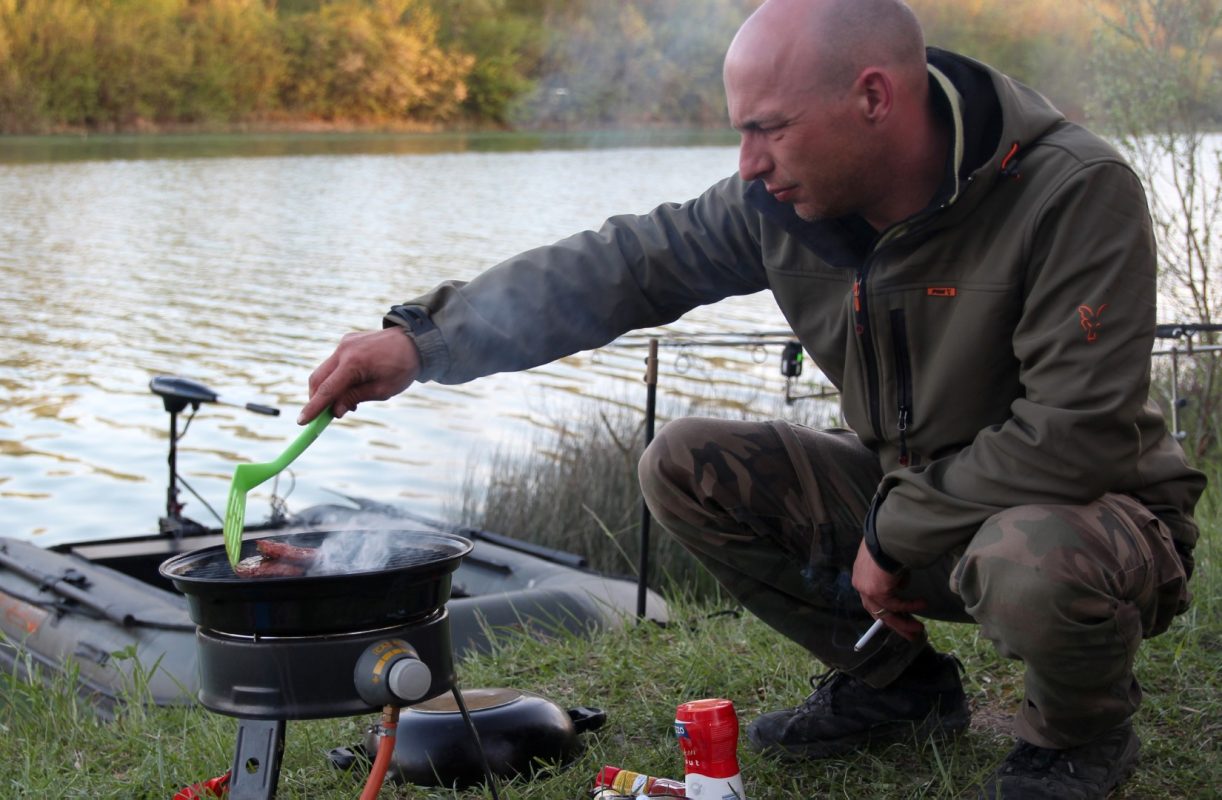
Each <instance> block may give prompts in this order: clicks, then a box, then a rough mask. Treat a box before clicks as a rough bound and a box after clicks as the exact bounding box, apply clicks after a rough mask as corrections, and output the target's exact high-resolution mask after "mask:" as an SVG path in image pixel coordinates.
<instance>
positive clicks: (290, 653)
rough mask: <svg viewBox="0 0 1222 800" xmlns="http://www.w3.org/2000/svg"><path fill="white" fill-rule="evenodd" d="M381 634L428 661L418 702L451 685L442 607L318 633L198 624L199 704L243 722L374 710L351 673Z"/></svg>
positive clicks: (446, 620)
mask: <svg viewBox="0 0 1222 800" xmlns="http://www.w3.org/2000/svg"><path fill="white" fill-rule="evenodd" d="M386 639H403V640H405V641H407V642H408V643H409V644H410V645H412V647H414V648H415V649H416V652H417V653H418V654H419V658H420V660H421V661H422V662H424V663H425V664H427V665H428V667H429V670H430V672H431V673H432V682H431V684H430V686H429V689H428V691H427V693H426V694H425V695H424V696H423V697H422V698H421V699H422V700H424V699H428V698H432V697H436V696H438V695H440V694H442V693H444V692H448V691H449V690H450V689H451V688H452V687H453V686H454V680H455V676H454V655H453V650H452V649H451V646H450V617H449V613H448V612H447V611H446V610H445V609H444V608H443V609H441V610H440V611H438V612H437V613H436V614H434V615H432V616H431V617H429V618H427V619H425V620H423V621H416V622H412V623H411V624H408V625H396V626H392V627H388V628H379V629H376V630H370V631H359V632H355V633H342V634H330V635H320V636H292V637H287V636H286V637H271V636H258V637H256V636H235V635H232V634H227V633H220V632H217V631H211V630H205V629H203V628H200V629H199V630H198V631H197V632H196V635H195V642H196V648H197V650H198V653H199V674H200V689H199V701H200V703H201V704H203V706H204V708H207V709H208V710H209V711H215V712H216V713H218V714H224V715H226V716H230V717H238V718H239V719H241V720H243V722H244V723H245V722H246V721H248V720H273V721H283V720H289V719H325V718H329V717H349V716H354V715H357V714H368V713H372V712H376V711H379V710H380V706H370V705H369V704H368V703H367V702H365V701H364V700H362V699H361V697H360V695H359V694H358V693H357V690H356V686H355V684H354V681H353V673H354V670H355V667H356V663H357V660H358V659H359V658H360V657H361V654H362V653H364V652H365V650H366V649H367V648H368V647H370V646H371V645H373V644H376V643H378V642H380V641H383V640H386ZM235 777H236V774H235Z"/></svg>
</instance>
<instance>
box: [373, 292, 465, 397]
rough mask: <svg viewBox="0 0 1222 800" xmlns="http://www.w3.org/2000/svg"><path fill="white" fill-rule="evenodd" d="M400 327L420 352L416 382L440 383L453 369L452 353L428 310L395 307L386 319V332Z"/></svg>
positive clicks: (418, 307)
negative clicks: (441, 378)
mask: <svg viewBox="0 0 1222 800" xmlns="http://www.w3.org/2000/svg"><path fill="white" fill-rule="evenodd" d="M396 326H398V327H400V328H402V329H403V332H404V333H406V334H407V336H408V338H410V339H411V340H412V341H413V342H415V344H416V349H417V350H419V351H420V373H419V374H418V375H417V376H416V381H417V382H420V383H423V382H425V381H432V380H437V379H438V378H439V377H441V376H442V375H444V374H445V373H446V370H448V369H449V368H450V350H449V348H448V347H446V342H445V339H444V338H442V335H441V331H440V330H438V329H437V325H436V324H435V323H434V322H433V319H432V318H431V317H430V316H429V312H428V310H427V309H426V308H425V307H424V306H402V305H400V306H392V307H391V309H390V311H387V312H386V314H385V315H384V316H383V317H382V328H383V329H385V328H393V327H396Z"/></svg>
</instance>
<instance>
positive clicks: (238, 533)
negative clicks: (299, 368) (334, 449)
mask: <svg viewBox="0 0 1222 800" xmlns="http://www.w3.org/2000/svg"><path fill="white" fill-rule="evenodd" d="M330 422H331V409H325V410H324V411H323V412H322V413H321V414H319V415H318V416H317V417H315V418H314V419H313V420H311V421H310V424H309V425H306V426H305V430H303V431H302V432H301V433H300V434H299V435H298V436H297V438H296V439H294V440H293V443H292V444H290V445H289V446H288V447H287V448H286V449H285V451H284V452H283V453H281V454H280V457H279V458H277V459H276V460H275V461H267V462H264V463H262V464H239V465H238V468H237V469H235V470H234V471H233V483H232V484H230V485H229V505H228V507H226V509H225V554H226V555H228V556H229V565H230V566H236V565H237V563H238V559H240V558H241V556H242V530H243V529H244V528H245V526H246V493H247V492H249V491H250V490H251V489H253V488H255V487H256V486H258V485H259V484H261V483H263V482H264V481H266V480H267V479H268V478H271V477H272V476H274V475H278V474H279V473H280V471H281V470H283V469H284V468H285V467H287V466H288V465H289V464H292V463H293V461H294V459H296V458H297V456H299V455H301V453H302V452H303V451H304V450H305V449H306V448H307V447H309V446H310V444H311V443H312V442H313V441H314V440H315V439H317V438H318V434H320V433H322V430H323V428H325V427H327V425H328V424H329V423H330Z"/></svg>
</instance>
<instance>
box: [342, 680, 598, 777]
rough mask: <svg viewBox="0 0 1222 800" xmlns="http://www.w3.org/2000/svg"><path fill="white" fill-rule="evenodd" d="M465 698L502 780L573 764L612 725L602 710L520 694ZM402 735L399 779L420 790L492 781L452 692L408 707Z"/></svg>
mask: <svg viewBox="0 0 1222 800" xmlns="http://www.w3.org/2000/svg"><path fill="white" fill-rule="evenodd" d="M462 696H463V702H464V703H465V704H466V705H467V708H468V710H469V711H470V713H471V721H472V723H473V724H474V725H475V729H476V730H477V731H478V732H479V739H480V744H482V745H483V750H484V754H485V755H486V756H487V758H488V767H489V769H490V770H491V771H492V773H493V774H494V775H497V776H498V777H506V778H507V777H511V776H514V775H519V774H529V773H530V772H531V771H532V770H534V769H536V768H538V767H542V766H544V765H547V764H552V765H556V764H559V765H567V764H568V763H569V762H571V761H572V760H573V759H575V758H576V757H577V756H578V755H580V754H581V752H582V750H583V749H584V748H583V745H582V742H581V740H580V739H579V738H578V734H581V733H585V732H586V731H593V730H597V729H598V728H600V727H602V725H603V723H604V722H605V721H606V719H607V715H606V714H605V713H604V712H603V711H602V709H598V708H589V707H586V706H582V707H579V708H570V709H568V710H565V709H563V708H561V707H560V706H558V705H557V704H556V703H554V702H552V701H551V700H548V699H547V698H545V697H541V696H539V695H537V694H534V693H533V692H526V691H519V690H517V689H503V688H497V689H467V690H464V691H463V692H462ZM396 734H397V735H396V737H395V751H394V756H393V758H392V759H391V766H390V776H391V778H392V779H393V780H398V781H405V782H407V783H414V784H417V785H420V786H470V785H472V784H475V783H479V782H480V781H482V780H484V771H483V764H482V762H481V761H480V755H479V749H478V748H477V747H476V744H475V740H473V739H472V738H471V734H470V732H469V731H468V729H467V725H466V723H465V722H464V720H463V718H462V714H461V712H460V711H459V709H458V704H457V703H456V702H455V700H454V697H453V695H452V694H442V695H439V696H438V697H435V698H433V699H432V700H428V701H427V702H424V703H417V704H416V705H414V706H411V707H410V708H405V709H403V710H402V712H401V713H400V715H399V726H398V728H397V731H396ZM364 747H365V749H366V752H370V753H371V752H374V751H375V749H376V747H377V736H376V735H374V734H373V733H370V734H369V735H368V736H367V737H366V740H365V743H364Z"/></svg>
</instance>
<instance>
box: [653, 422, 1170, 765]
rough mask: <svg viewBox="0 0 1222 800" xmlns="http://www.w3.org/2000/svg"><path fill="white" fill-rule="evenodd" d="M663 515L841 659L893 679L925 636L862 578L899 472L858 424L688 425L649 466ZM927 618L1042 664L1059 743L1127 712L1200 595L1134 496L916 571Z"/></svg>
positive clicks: (1036, 525) (1047, 518)
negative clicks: (872, 507) (890, 614)
mask: <svg viewBox="0 0 1222 800" xmlns="http://www.w3.org/2000/svg"><path fill="white" fill-rule="evenodd" d="M640 475H641V486H642V490H643V492H644V494H645V498H646V501H647V502H648V504H649V508H650V510H651V512H652V513H653V515H654V516H655V518H656V519H657V520H658V521H659V523H660V524H661V525H663V526H664V527H665V528H666V529H667V530H668V531H670V533H671V534H673V535H674V536H676V537H678V538H679V540H680V542H681V543H682V544H683V546H684V547H685V548H686V549H688V550H689V551H690V552H691V553H693V555H695V557H696V558H697V559H698V560H699V561H700V562H701V563H702V564H703V565H704V566H705V567H706V568H707V569H708V570H709V571H710V572H711V573H712V574H713V576H714V577H715V578H716V579H717V580H718V581H719V582H720V583H721V584H722V585H723V586H724V587H725V588H726V590H727V591H728V592H729V593H730V594H731V595H733V596H734V597H735V598H736V599H737V600H738V601H739V602H740V603H742V605H743V606H744V607H745V608H746V609H747V610H749V611H751V612H752V613H754V614H755V615H756V616H758V617H759V618H760V619H762V620H763V621H764V622H766V623H767V624H768V625H770V626H771V627H772V628H774V629H776V630H777V631H779V632H780V633H781V634H783V635H784V636H786V637H787V638H789V639H791V640H793V641H795V642H797V643H798V644H799V645H801V646H802V647H804V648H806V649H807V650H808V651H810V652H811V653H812V654H813V655H814V656H815V657H816V658H817V659H819V660H820V661H822V662H823V663H825V664H827V665H828V666H831V667H835V668H837V669H841V670H843V671H845V672H848V673H850V674H852V675H854V676H856V677H857V678H859V679H861V680H863V681H865V682H866V683H868V684H870V685H872V686H876V687H881V686H886V685H887V684H889V683H890V682H891V681H892V680H894V679H895V678H896V677H897V676H898V675H899V674H900V672H902V671H903V670H904V668H905V667H907V666H908V664H909V663H910V662H911V660H912V659H913V658H914V657H915V656H916V654H917V652H918V650H919V648H920V646H921V644H922V643H921V642H915V643H913V642H908V641H906V640H905V639H903V638H902V637H900V636H898V635H897V634H895V633H893V632H891V631H890V629H886V631H885V632H883V633H881V634H880V635H878V636H876V637H874V639H872V640H871V641H870V643H869V644H868V645H867V646H866V647H865V648H864V649H863V651H862V652H860V653H856V652H854V651H853V644H854V643H855V642H856V641H857V639H858V638H859V637H860V636H861V634H862V633H863V632H864V631H865V630H866V629H868V628H869V627H870V625H871V624H872V623H873V619H872V618H871V617H870V616H869V614H868V613H867V612H866V609H864V608H863V607H862V605H861V600H860V597H859V596H858V594H857V592H856V591H855V590H854V589H853V587H852V584H851V576H852V567H853V561H854V560H855V558H856V556H857V550H858V547H859V545H860V543H861V525H862V520H863V518H864V516H865V513H866V509H867V508H868V506H869V503H870V499H871V497H872V496H873V493H874V490H875V488H876V487H877V485H878V483H879V481H880V479H881V478H882V472H881V468H880V466H879V462H878V459H877V457H876V456H875V455H874V454H873V453H872V452H870V451H869V450H868V449H867V448H865V447H864V446H863V445H862V444H861V443H860V442H859V441H858V439H857V437H856V436H855V435H854V434H853V433H852V432H850V431H845V430H828V431H816V430H813V429H811V428H806V427H803V426H799V425H793V424H790V423H786V422H744V421H731V420H714V419H702V418H684V419H677V420H674V421H672V422H670V423H668V424H667V425H665V426H664V427H663V428H662V429H661V430H660V431H659V433H658V435H657V437H656V438H655V440H654V442H653V443H652V444H651V445H650V447H649V448H648V449H647V450H646V452H645V454H644V455H643V456H642V458H641V468H640ZM901 594H903V595H905V596H908V597H921V598H923V599H924V600H925V601H926V602H927V603H928V608H927V609H926V611H925V612H924V613H922V614H921V616H923V617H927V618H933V619H942V620H948V621H955V622H979V623H981V626H982V633H983V635H985V636H986V637H988V638H989V639H991V640H992V641H993V642H994V644H995V645H996V647H997V649H998V651H999V652H1000V653H1001V654H1003V655H1005V656H1008V657H1013V658H1020V659H1022V660H1023V661H1025V662H1026V665H1027V673H1026V694H1027V697H1026V699H1025V701H1024V703H1023V706H1022V708H1021V709H1020V711H1019V714H1018V718H1017V728H1018V731H1017V732H1018V733H1019V735H1021V736H1022V737H1023V738H1024V739H1026V740H1027V741H1030V742H1032V743H1034V744H1038V745H1041V746H1044V747H1069V746H1074V745H1076V744H1081V743H1083V742H1086V741H1089V740H1090V739H1092V738H1094V737H1095V736H1097V735H1098V734H1099V733H1100V732H1101V731H1104V730H1106V729H1107V728H1109V727H1111V726H1113V725H1115V724H1118V723H1119V722H1120V721H1122V720H1123V719H1126V718H1127V717H1128V716H1129V715H1131V714H1132V713H1133V711H1134V710H1135V709H1136V708H1137V704H1138V703H1139V702H1140V698H1141V693H1140V689H1139V688H1138V686H1137V682H1136V680H1135V679H1134V677H1133V675H1132V663H1133V655H1134V653H1135V652H1136V649H1137V646H1138V644H1139V643H1140V641H1141V638H1142V637H1143V636H1146V637H1148V636H1153V635H1155V634H1157V633H1159V632H1161V631H1162V630H1165V629H1166V627H1167V625H1168V624H1169V623H1170V619H1171V617H1172V616H1173V615H1174V613H1176V611H1177V610H1178V609H1180V608H1182V607H1183V605H1184V604H1185V600H1186V596H1185V595H1186V589H1185V580H1184V573H1183V569H1182V566H1181V565H1180V562H1179V559H1178V558H1177V557H1176V555H1175V551H1174V548H1173V546H1172V544H1171V539H1170V535H1169V533H1168V532H1167V529H1166V527H1165V526H1164V525H1163V524H1162V523H1161V522H1160V521H1159V520H1158V519H1157V518H1155V517H1154V516H1153V515H1152V514H1151V513H1150V512H1149V511H1148V510H1146V508H1145V507H1144V506H1142V505H1141V504H1140V503H1138V502H1137V501H1136V500H1133V499H1132V498H1130V497H1127V496H1123V495H1106V496H1104V497H1103V498H1102V499H1100V500H1099V501H1097V502H1095V503H1091V504H1089V505H1086V506H1046V507H1045V506H1022V507H1017V508H1014V509H1010V510H1008V511H1006V512H1003V513H1001V514H998V515H996V516H994V517H993V518H990V519H989V520H988V522H987V523H986V524H985V525H984V526H983V527H982V528H981V529H980V531H979V533H978V534H977V535H976V537H975V538H974V539H973V540H972V541H971V542H970V544H969V546H968V547H967V550H966V551H965V552H962V553H960V552H954V553H948V554H946V555H945V556H944V557H943V558H941V559H939V560H938V561H936V562H934V563H933V564H931V565H929V566H928V567H924V568H921V569H916V570H911V571H910V572H908V573H907V575H906V583H905V584H904V587H903V590H902V591H901Z"/></svg>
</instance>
